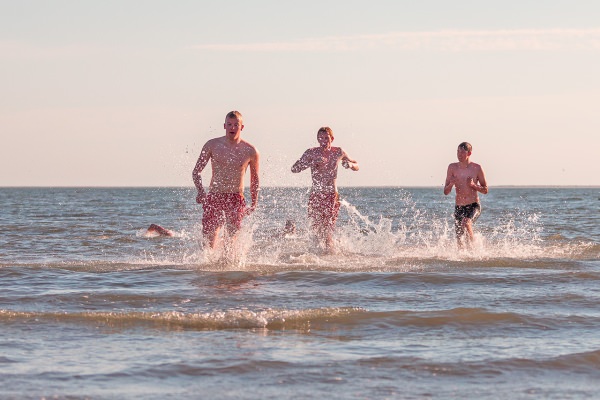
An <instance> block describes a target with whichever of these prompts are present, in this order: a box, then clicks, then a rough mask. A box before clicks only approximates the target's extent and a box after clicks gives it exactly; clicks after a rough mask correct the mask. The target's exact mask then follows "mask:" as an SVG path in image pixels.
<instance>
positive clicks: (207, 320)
mask: <svg viewBox="0 0 600 400" xmlns="http://www.w3.org/2000/svg"><path fill="white" fill-rule="evenodd" d="M0 320H1V321H4V322H10V321H30V320H35V321H38V322H62V323H93V324H103V325H106V326H110V327H113V328H117V327H120V328H134V327H153V328H162V329H167V330H180V329H189V330H229V329H269V330H288V329H290V330H300V331H308V330H325V331H328V330H332V329H333V330H336V331H338V330H340V329H350V330H351V329H353V328H359V327H360V328H365V327H368V326H374V327H377V328H385V327H387V328H394V327H403V328H411V327H412V328H419V329H422V328H442V327H443V328H449V327H455V328H456V329H460V330H465V329H467V330H468V329H471V328H475V329H481V328H482V327H483V328H494V329H498V328H503V329H510V328H511V327H515V328H518V329H519V330H523V329H524V328H528V327H529V328H535V329H552V328H558V327H560V326H562V325H565V324H566V325H569V326H570V327H573V326H574V325H581V326H585V327H589V326H593V325H595V324H598V323H599V322H600V321H598V318H594V317H582V316H576V315H566V316H553V317H552V318H547V317H541V316H529V315H523V314H518V313H513V312H490V311H488V310H485V309H482V308H455V309H449V310H439V311H404V310H397V311H385V312H381V311H377V312H374V311H368V310H365V309H363V308H360V307H326V308H317V309H303V310H302V309H301V310H287V309H283V310H275V309H266V310H258V311H253V310H250V309H230V310H222V311H220V310H219V311H209V312H199V313H187V312H180V311H156V312H136V311H129V312H128V311H123V312H92V311H88V312H27V311H12V310H0Z"/></svg>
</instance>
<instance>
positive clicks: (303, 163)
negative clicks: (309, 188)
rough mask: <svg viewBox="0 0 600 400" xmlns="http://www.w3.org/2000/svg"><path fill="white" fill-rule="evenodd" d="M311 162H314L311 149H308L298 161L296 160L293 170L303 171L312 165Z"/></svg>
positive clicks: (294, 171)
mask: <svg viewBox="0 0 600 400" xmlns="http://www.w3.org/2000/svg"><path fill="white" fill-rule="evenodd" d="M311 164H312V156H311V152H310V149H308V150H306V151H305V152H304V154H302V157H300V159H299V160H298V161H296V162H295V163H294V165H292V172H293V173H295V174H296V173H298V172H302V171H304V170H305V169H306V168H308V167H310V165H311Z"/></svg>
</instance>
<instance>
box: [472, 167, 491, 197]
mask: <svg viewBox="0 0 600 400" xmlns="http://www.w3.org/2000/svg"><path fill="white" fill-rule="evenodd" d="M476 180H477V182H479V184H477V182H474V181H473V180H472V181H471V184H470V186H471V188H473V189H474V190H477V191H478V192H479V193H481V194H487V193H488V186H487V181H486V180H485V173H484V172H483V168H482V167H481V166H480V167H479V171H478V172H477V177H476Z"/></svg>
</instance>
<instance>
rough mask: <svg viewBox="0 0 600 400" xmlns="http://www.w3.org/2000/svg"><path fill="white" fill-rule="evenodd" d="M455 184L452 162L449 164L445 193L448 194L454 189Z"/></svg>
mask: <svg viewBox="0 0 600 400" xmlns="http://www.w3.org/2000/svg"><path fill="white" fill-rule="evenodd" d="M452 186H454V179H453V178H452V164H451V165H448V172H447V173H446V183H445V184H444V194H445V195H446V196H447V195H448V194H450V192H451V191H452Z"/></svg>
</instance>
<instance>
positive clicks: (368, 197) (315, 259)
mask: <svg viewBox="0 0 600 400" xmlns="http://www.w3.org/2000/svg"><path fill="white" fill-rule="evenodd" d="M340 193H341V198H342V208H341V212H340V219H339V220H338V224H337V231H336V242H337V248H338V253H337V254H334V255H326V254H324V253H323V252H322V251H321V250H320V249H319V248H318V246H316V245H315V243H313V241H312V239H311V237H310V235H309V234H308V226H307V220H306V219H307V218H306V200H307V190H306V189H305V188H303V189H298V188H265V189H263V190H262V192H261V203H260V208H259V209H258V211H257V212H256V213H255V214H253V215H252V216H251V217H249V218H248V219H246V220H245V222H244V229H243V231H242V232H241V233H240V236H239V238H238V241H237V243H236V246H235V248H233V249H229V250H227V251H226V250H224V249H217V250H215V251H212V252H211V251H205V250H203V249H202V248H201V245H200V242H199V239H200V235H199V232H200V229H201V224H200V217H201V208H200V206H198V205H197V204H195V192H194V190H192V189H187V188H160V189H159V188H0V204H2V212H1V213H0V229H1V232H2V233H1V235H0V398H1V399H42V398H43V399H87V398H90V399H114V398H127V399H133V398H139V399H181V398H207V399H208V398H216V399H305V398H323V397H330V398H336V399H337V398H339V399H439V398H455V399H502V400H505V399H595V398H599V396H600V395H599V393H600V223H599V222H600V188H491V190H490V193H489V194H488V195H485V196H482V206H483V207H482V208H483V212H482V215H481V217H480V219H479V220H478V221H477V224H476V233H477V243H476V245H475V246H474V248H473V249H470V250H464V249H463V250H460V249H458V248H457V246H456V242H455V238H454V233H453V221H452V211H453V197H452V196H444V195H443V194H442V188H441V187H440V188H342V189H341V190H340ZM288 219H291V220H293V221H295V222H296V224H297V227H298V231H297V233H296V234H295V235H292V236H291V237H290V236H283V235H282V234H281V231H282V229H283V226H284V224H285V221H286V220H288ZM152 223H155V224H160V225H162V226H164V227H165V228H168V229H171V230H173V231H174V232H175V236H174V237H156V236H152V235H148V234H147V233H146V228H147V227H148V226H149V225H150V224H152Z"/></svg>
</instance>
